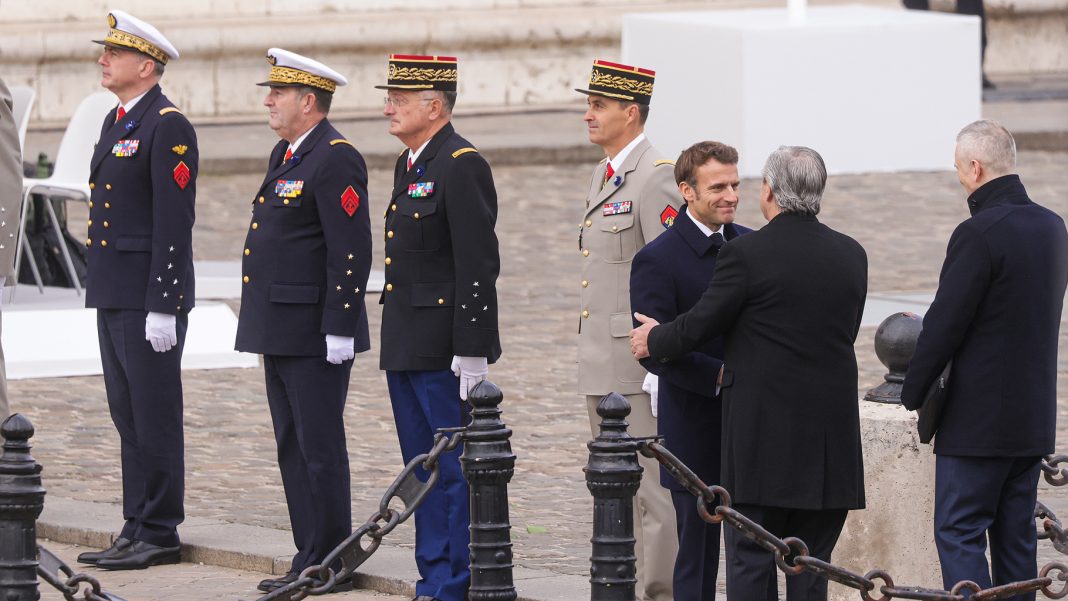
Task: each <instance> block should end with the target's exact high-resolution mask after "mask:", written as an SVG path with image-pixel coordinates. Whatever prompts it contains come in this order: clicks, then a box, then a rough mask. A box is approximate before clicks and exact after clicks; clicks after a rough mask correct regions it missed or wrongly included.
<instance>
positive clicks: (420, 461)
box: [92, 427, 466, 601]
mask: <svg viewBox="0 0 1068 601" xmlns="http://www.w3.org/2000/svg"><path fill="white" fill-rule="evenodd" d="M465 430H466V427H459V428H441V429H439V430H438V432H437V434H435V435H434V445H433V446H432V447H431V449H430V451H429V452H427V453H423V454H421V455H417V456H416V457H413V458H412V460H411V461H409V462H408V464H407V465H405V466H404V469H403V470H401V472H400V474H399V475H398V476H397V478H396V479H394V480H393V483H392V484H390V485H389V488H387V489H386V492H385V494H383V495H382V500H381V501H379V503H378V511H376V512H375V513H373V514H371V517H370V518H368V519H367V521H366V522H364V524H363V525H361V526H360V527H359V528H357V529H356V530H354V531H353V532H352V534H350V535H349V537H348V538H346V539H345V540H344V541H342V542H341V544H339V545H338V546H337V547H335V548H334V550H333V551H331V552H330V553H329V554H328V555H327V556H326V557H325V558H324V559H323V562H322V563H321V564H319V565H314V566H308V567H307V568H305V569H304V570H303V571H302V572H301V573H300V575H299V576H298V577H297V579H296V580H295V581H293V582H292V583H290V584H287V585H286V586H284V587H281V588H278V589H275V590H273V591H271V592H270V593H268V594H266V595H264V596H262V597H260V598H259V599H258V601H271V600H273V599H286V600H293V601H299V600H300V599H305V598H307V597H309V596H316V595H325V594H328V593H330V592H331V591H332V590H333V588H334V586H335V585H336V584H337V583H338V582H344V581H346V580H348V579H349V578H350V577H351V576H352V574H353V572H355V571H356V568H358V567H360V565H362V564H363V562H365V561H367V559H368V558H369V557H371V555H374V552H375V551H377V550H378V547H379V546H380V545H381V544H382V539H383V538H385V537H386V536H387V535H388V534H389V533H390V532H393V530H394V529H395V528H396V527H397V526H399V525H400V524H402V523H404V522H405V521H406V520H407V519H408V518H410V517H411V516H412V514H413V513H415V510H416V509H417V508H418V507H419V505H421V504H422V502H423V500H424V499H425V498H426V495H427V493H428V492H430V490H431V489H432V488H434V485H435V484H437V481H438V478H439V477H440V475H441V466H440V465H439V463H438V459H439V458H440V457H441V455H442V453H448V452H450V451H454V450H456V448H457V447H459V446H460V444H461V443H462V442H463V439H464V432H465ZM450 435H451V436H450ZM419 468H423V469H424V470H426V471H427V472H429V476H428V477H427V480H426V482H423V481H422V480H420V479H419V476H418V473H417V470H419ZM395 500H400V502H401V505H402V507H400V508H395V507H392V505H393V502H394V501H395ZM338 560H340V561H341V564H342V567H341V569H340V570H338V571H337V572H335V571H334V570H333V568H331V567H330V566H332V565H334V564H335V563H336V562H337V561H338ZM92 601H96V600H95V599H94V600H92Z"/></svg>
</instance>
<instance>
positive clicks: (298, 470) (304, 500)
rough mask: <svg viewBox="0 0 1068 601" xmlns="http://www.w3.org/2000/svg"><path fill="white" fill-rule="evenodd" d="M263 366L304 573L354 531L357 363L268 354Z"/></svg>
mask: <svg viewBox="0 0 1068 601" xmlns="http://www.w3.org/2000/svg"><path fill="white" fill-rule="evenodd" d="M263 371H264V375H265V376H266V380H267V404H268V405H269V406H270V408H271V421H272V422H274V440H275V443H276V444H277V446H278V468H279V469H280V470H281V472H282V486H283V487H284V488H285V491H286V504H287V506H288V507H289V523H290V524H291V525H292V527H293V544H294V545H296V547H297V554H296V555H295V556H294V557H293V567H292V570H294V571H297V572H299V571H301V570H303V569H304V568H306V567H308V566H311V565H316V564H318V563H321V562H322V560H323V559H324V558H325V557H326V555H327V554H328V553H330V551H332V550H333V549H334V547H336V546H337V545H338V544H340V543H341V541H343V540H345V538H346V537H347V536H348V535H349V534H350V533H351V532H352V501H351V497H350V492H349V453H348V449H347V448H346V447H345V421H344V416H343V413H344V411H345V396H346V395H347V394H348V391H349V374H350V372H351V371H352V360H351V359H350V360H348V361H345V362H344V363H342V364H340V365H334V364H332V363H328V362H327V361H326V358H325V357H281V356H275V355H264V356H263Z"/></svg>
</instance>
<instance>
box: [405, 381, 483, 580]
mask: <svg viewBox="0 0 1068 601" xmlns="http://www.w3.org/2000/svg"><path fill="white" fill-rule="evenodd" d="M386 383H387V384H388V385H389V398H390V401H391V402H392V404H393V418H394V420H395V421H396V423H397V437H398V438H399V439H400V447H401V455H402V456H403V457H404V463H405V464H407V463H408V462H409V461H411V460H412V458H413V457H415V456H416V455H419V454H420V453H426V452H427V451H429V450H430V448H431V447H432V446H433V444H434V432H435V431H436V430H437V429H438V428H454V427H456V426H462V425H466V424H467V423H468V422H469V421H470V408H469V405H468V404H467V403H466V402H463V401H461V400H460V379H459V378H457V377H456V376H455V375H453V373H452V372H451V371H448V370H442V371H387V372H386ZM461 451H462V447H460V448H457V449H456V450H454V451H452V452H449V453H444V454H442V456H441V458H440V460H439V465H440V466H441V475H440V478H439V480H438V483H437V485H436V486H435V487H434V488H432V489H431V490H430V492H429V493H428V494H427V496H426V498H425V499H424V501H423V504H422V505H420V506H419V509H417V510H416V511H415V564H416V567H418V568H419V582H417V583H416V584H415V594H416V596H419V595H426V596H428V597H433V598H435V599H440V600H441V601H464V600H465V599H466V598H467V587H468V585H469V584H470V582H471V568H470V565H471V559H470V551H469V550H468V545H469V544H470V543H471V533H470V530H469V528H470V525H471V511H470V499H469V496H468V488H467V482H466V481H465V480H464V475H463V471H462V469H461V468H460V453H461ZM417 474H418V476H419V478H420V479H421V480H423V481H424V482H425V481H426V479H427V478H428V477H429V474H427V473H426V472H425V471H423V470H419V471H417Z"/></svg>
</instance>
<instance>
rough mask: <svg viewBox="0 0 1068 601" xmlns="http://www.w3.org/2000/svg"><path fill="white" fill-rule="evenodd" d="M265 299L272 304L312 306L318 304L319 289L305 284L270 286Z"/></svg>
mask: <svg viewBox="0 0 1068 601" xmlns="http://www.w3.org/2000/svg"><path fill="white" fill-rule="evenodd" d="M267 298H268V299H269V300H270V301H271V302H272V303H287V304H297V305H313V304H315V303H317V302H319V287H318V286H309V285H307V284H271V289H270V291H269V292H268V293H267Z"/></svg>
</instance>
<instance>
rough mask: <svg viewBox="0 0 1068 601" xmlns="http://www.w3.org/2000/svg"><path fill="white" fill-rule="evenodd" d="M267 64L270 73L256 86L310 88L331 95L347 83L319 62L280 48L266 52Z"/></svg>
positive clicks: (342, 76)
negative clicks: (269, 65) (268, 64)
mask: <svg viewBox="0 0 1068 601" xmlns="http://www.w3.org/2000/svg"><path fill="white" fill-rule="evenodd" d="M267 62H268V63H270V64H271V73H270V74H269V75H268V76H267V81H263V82H260V83H258V84H256V85H258V86H271V87H272V88H275V87H286V86H311V87H313V88H318V89H320V90H325V91H327V92H330V93H333V92H334V90H336V89H337V87H338V86H343V85H345V84H347V83H349V80H347V79H345V76H344V75H342V74H340V73H338V72H337V71H334V70H333V69H331V68H330V67H327V66H326V65H324V64H322V63H320V62H319V61H317V60H312V59H310V58H308V57H306V56H301V55H299V54H297V53H296V52H290V51H288V50H283V49H281V48H271V49H270V50H268V51H267Z"/></svg>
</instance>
